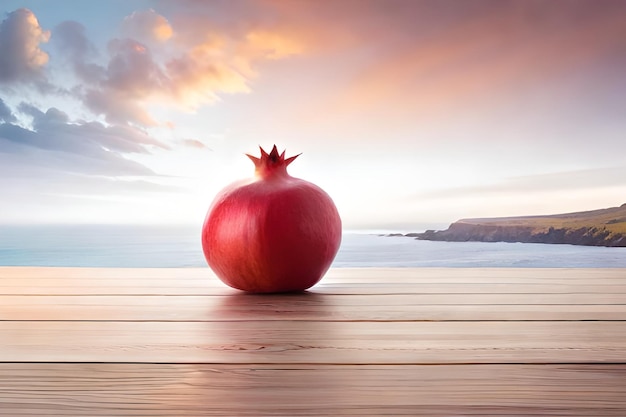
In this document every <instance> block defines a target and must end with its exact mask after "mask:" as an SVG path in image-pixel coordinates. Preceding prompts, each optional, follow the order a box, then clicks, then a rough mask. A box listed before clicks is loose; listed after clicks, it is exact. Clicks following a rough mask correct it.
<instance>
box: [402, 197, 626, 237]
mask: <svg viewBox="0 0 626 417" xmlns="http://www.w3.org/2000/svg"><path fill="white" fill-rule="evenodd" d="M405 236H409V237H414V238H416V239H420V240H435V241H448V242H468V241H477V242H523V243H553V244H571V245H585V246H611V247H626V204H622V205H621V206H620V207H612V208H608V209H600V210H593V211H585V212H577V213H566V214H557V215H549V216H523V217H500V218H485V219H462V220H458V221H456V222H454V223H452V224H451V225H450V226H449V227H448V229H446V230H427V231H426V232H424V233H409V234H407V235H405Z"/></svg>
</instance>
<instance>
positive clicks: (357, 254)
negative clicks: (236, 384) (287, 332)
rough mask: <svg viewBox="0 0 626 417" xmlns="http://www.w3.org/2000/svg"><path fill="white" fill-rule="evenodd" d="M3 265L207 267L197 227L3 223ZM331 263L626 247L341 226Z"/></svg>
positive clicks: (490, 261) (585, 257) (567, 262)
mask: <svg viewBox="0 0 626 417" xmlns="http://www.w3.org/2000/svg"><path fill="white" fill-rule="evenodd" d="M0 265H3V266H19V265H21V266H83V267H159V268H167V267H205V266H206V262H205V260H204V257H203V254H202V248H201V244H200V230H199V227H192V226H126V225H124V226H121V225H116V226H110V225H97V226H95V225H88V226H86V225H73V226H61V225H55V226H49V225H45V226H0ZM333 266H334V267H338V268H344V267H518V268H519V267H567V268H586V267H590V268H613V267H626V248H604V247H587V246H573V245H546V244H534V243H484V242H430V241H420V240H415V239H412V238H408V237H387V236H381V235H379V234H375V233H365V232H345V233H344V235H343V240H342V244H341V248H340V250H339V253H338V254H337V257H336V259H335V261H334V263H333Z"/></svg>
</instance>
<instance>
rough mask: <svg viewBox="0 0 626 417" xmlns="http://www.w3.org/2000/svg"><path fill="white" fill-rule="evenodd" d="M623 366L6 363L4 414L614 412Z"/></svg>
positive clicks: (598, 416) (622, 391) (625, 407)
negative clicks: (278, 365)
mask: <svg viewBox="0 0 626 417" xmlns="http://www.w3.org/2000/svg"><path fill="white" fill-rule="evenodd" d="M625 380H626V366H625V365H604V366H603V365H546V366H532V365H531V366H529V365H480V366H469V365H455V366H454V365H453V366H451V365H439V366H411V365H405V366H376V365H366V366H358V367H355V366H325V365H321V366H310V365H300V366H289V365H282V366H280V367H277V366H275V365H267V366H264V365H246V366H240V365H200V364H195V365H158V364H143V365H135V364H129V365H125V364H0V415H2V416H11V417H15V416H21V417H40V416H51V415H55V416H108V417H112V416H152V417H157V416H168V417H170V416H174V415H181V416H182V415H184V416H190V417H193V416H198V417H200V416H226V415H228V416H232V415H238V416H274V415H283V416H337V415H342V416H346V415H350V416H371V415H395V416H400V415H404V416H407V415H410V416H485V415H491V416H522V415H523V416H585V417H589V416H594V417H604V416H607V417H608V416H615V417H623V416H624V415H626V384H624V381H625Z"/></svg>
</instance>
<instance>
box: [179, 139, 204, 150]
mask: <svg viewBox="0 0 626 417" xmlns="http://www.w3.org/2000/svg"><path fill="white" fill-rule="evenodd" d="M183 145H185V146H187V147H189V148H196V149H209V147H208V146H206V145H205V144H204V143H202V142H200V141H199V140H197V139H183Z"/></svg>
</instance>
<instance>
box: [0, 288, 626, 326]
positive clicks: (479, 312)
mask: <svg viewBox="0 0 626 417" xmlns="http://www.w3.org/2000/svg"><path fill="white" fill-rule="evenodd" d="M605 295H606V296H605V297H599V296H594V297H589V296H587V295H580V294H577V295H572V294H561V295H559V294H556V295H550V296H541V297H537V296H529V295H518V296H512V295H507V296H499V295H498V296H496V295H490V296H488V297H483V296H481V297H479V296H478V295H473V296H472V297H460V296H454V297H450V296H445V295H434V296H421V295H420V296H415V295H413V296H407V295H401V294H392V295H380V296H372V295H328V294H316V293H304V294H289V295H250V294H231V295H227V296H221V297H219V296H214V297H207V296H181V297H173V296H153V295H143V296H136V295H115V296H109V295H90V296H81V295H70V296H66V295H58V296H57V295H54V296H37V295H32V296H31V295H16V296H11V295H5V296H2V295H0V321H24V320H26V321H81V320H83V321H84V320H88V321H180V322H185V321H193V322H195V321H258V320H264V321H274V320H291V321H296V320H304V321H573V320H576V321H581V320H585V321H598V320H603V321H623V320H626V304H602V303H606V302H607V301H608V300H612V299H614V297H612V296H611V294H605ZM455 301H456V303H454V302H455ZM489 301H491V302H492V303H491V304H489ZM591 301H596V302H597V303H596V304H586V303H589V302H591ZM547 302H553V304H547ZM576 302H578V304H576ZM471 303H477V304H471ZM507 303H508V304H507ZM583 303H585V304H583Z"/></svg>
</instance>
